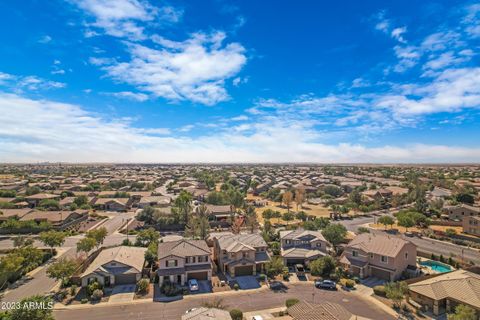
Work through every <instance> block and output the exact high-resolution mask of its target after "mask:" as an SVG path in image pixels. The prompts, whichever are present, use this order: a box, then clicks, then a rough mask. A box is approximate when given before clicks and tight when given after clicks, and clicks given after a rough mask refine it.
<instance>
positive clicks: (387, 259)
mask: <svg viewBox="0 0 480 320" xmlns="http://www.w3.org/2000/svg"><path fill="white" fill-rule="evenodd" d="M416 256H417V247H416V245H414V244H413V243H412V242H410V241H407V240H404V239H402V238H399V237H394V236H389V235H384V234H375V233H363V234H359V235H358V236H356V237H355V238H354V239H353V240H352V241H351V242H350V243H349V244H348V245H347V246H346V247H345V250H344V251H343V254H342V257H341V259H340V263H341V264H342V266H343V267H344V268H345V269H347V270H348V271H349V272H350V273H352V274H354V275H356V276H359V277H360V278H366V277H369V276H371V277H377V278H381V279H384V280H387V281H394V280H397V279H398V278H399V277H400V276H401V275H402V272H404V271H407V269H410V270H415V269H416V267H415V266H416Z"/></svg>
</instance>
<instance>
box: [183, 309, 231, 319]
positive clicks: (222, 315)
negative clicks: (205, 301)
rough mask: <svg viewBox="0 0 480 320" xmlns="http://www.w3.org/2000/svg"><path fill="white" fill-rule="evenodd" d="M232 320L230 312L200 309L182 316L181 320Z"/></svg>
mask: <svg viewBox="0 0 480 320" xmlns="http://www.w3.org/2000/svg"><path fill="white" fill-rule="evenodd" d="M210 319H211V320H232V317H231V316H230V312H228V311H227V310H222V309H217V308H206V307H200V308H195V309H192V310H191V311H190V312H188V313H186V314H184V315H183V316H182V320H210Z"/></svg>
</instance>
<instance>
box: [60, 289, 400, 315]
mask: <svg viewBox="0 0 480 320" xmlns="http://www.w3.org/2000/svg"><path fill="white" fill-rule="evenodd" d="M288 286H289V289H288V290H287V292H285V293H282V292H277V293H275V292H273V291H271V290H270V289H260V290H255V291H237V292H229V293H227V294H224V295H218V294H217V295H212V294H205V295H198V296H188V297H185V299H183V300H180V301H174V302H167V303H164V302H148V303H138V304H125V305H108V304H106V305H104V306H98V307H90V308H89V307H85V308H78V309H65V310H56V311H55V312H54V315H55V319H57V320H85V319H89V320H100V319H102V320H105V319H108V320H123V319H125V320H127V319H128V320H133V319H142V320H144V319H145V320H147V319H152V320H153V319H158V320H160V319H164V320H172V319H180V318H181V316H182V314H184V312H185V311H186V310H188V309H190V308H194V307H198V306H200V305H201V304H202V303H203V302H206V301H212V300H213V299H214V297H217V298H221V299H222V300H223V304H225V305H227V306H228V309H230V308H239V309H240V310H242V311H244V312H245V311H254V310H263V309H269V308H274V307H281V306H285V300H286V299H288V298H297V299H300V300H306V301H310V302H311V301H312V299H314V301H315V303H321V302H335V303H338V304H341V305H342V306H344V307H345V308H347V309H348V310H349V311H351V312H353V313H355V314H358V315H360V316H364V317H367V318H370V319H379V320H380V319H381V320H389V319H392V320H393V319H394V318H393V317H392V316H391V315H389V314H387V313H385V312H384V311H383V310H382V309H380V308H378V307H377V306H376V305H374V304H372V303H371V302H370V301H367V300H364V298H362V297H360V296H358V295H356V294H354V293H346V292H343V291H341V290H339V291H336V292H334V291H326V290H319V289H315V288H314V287H313V285H312V284H303V283H301V284H300V283H299V284H289V285H288ZM312 293H314V295H312Z"/></svg>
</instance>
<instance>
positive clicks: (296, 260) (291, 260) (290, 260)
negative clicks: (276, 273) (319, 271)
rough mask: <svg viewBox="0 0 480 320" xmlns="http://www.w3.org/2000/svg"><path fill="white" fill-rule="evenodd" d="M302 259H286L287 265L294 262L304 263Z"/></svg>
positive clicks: (294, 263) (291, 264) (292, 264)
mask: <svg viewBox="0 0 480 320" xmlns="http://www.w3.org/2000/svg"><path fill="white" fill-rule="evenodd" d="M304 263H305V260H304V259H287V266H294V265H296V264H304Z"/></svg>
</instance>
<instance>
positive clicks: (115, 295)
mask: <svg viewBox="0 0 480 320" xmlns="http://www.w3.org/2000/svg"><path fill="white" fill-rule="evenodd" d="M134 296H135V285H134V284H124V285H118V286H115V287H113V291H112V295H111V296H110V299H108V302H129V301H132V300H133V297H134Z"/></svg>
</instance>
